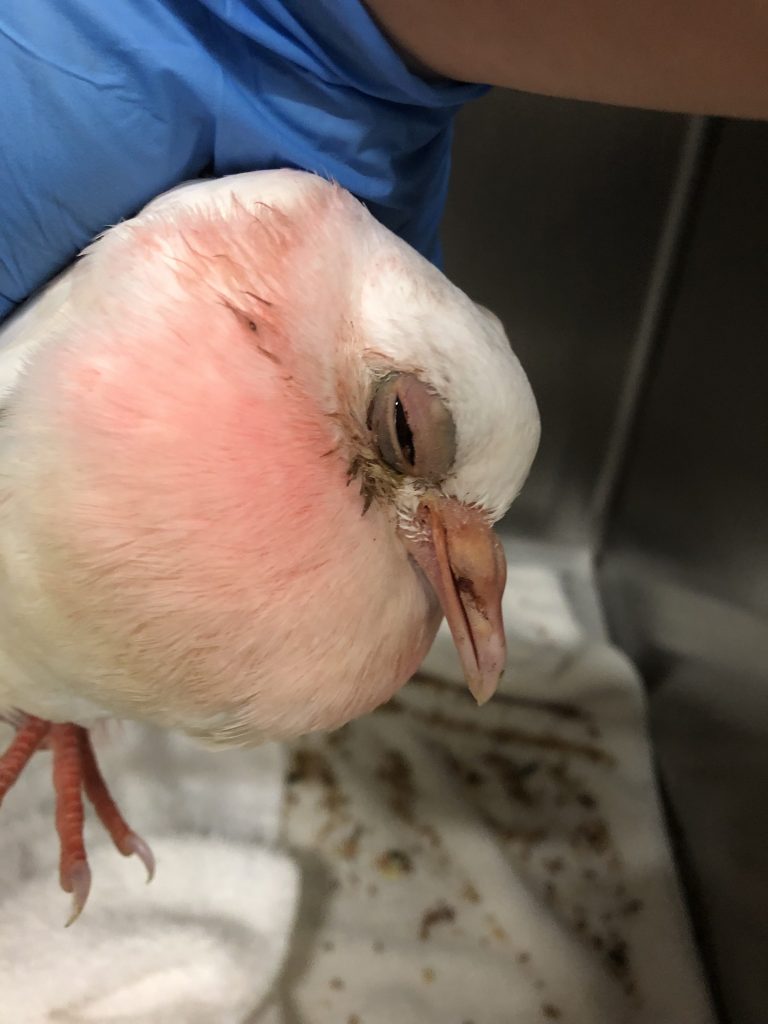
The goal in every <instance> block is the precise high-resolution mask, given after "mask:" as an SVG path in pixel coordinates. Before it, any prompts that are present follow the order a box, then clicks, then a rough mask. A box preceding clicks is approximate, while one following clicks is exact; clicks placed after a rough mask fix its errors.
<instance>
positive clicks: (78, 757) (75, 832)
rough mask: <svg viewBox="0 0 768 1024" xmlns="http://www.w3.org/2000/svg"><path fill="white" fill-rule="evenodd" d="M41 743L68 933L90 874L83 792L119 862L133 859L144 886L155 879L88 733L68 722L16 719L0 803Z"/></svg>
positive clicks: (4, 758) (0, 757)
mask: <svg viewBox="0 0 768 1024" xmlns="http://www.w3.org/2000/svg"><path fill="white" fill-rule="evenodd" d="M46 743H47V744H48V745H49V746H50V748H51V750H52V752H53V787H54V790H55V792H56V831H57V832H58V834H59V880H60V882H61V887H62V889H63V890H64V892H67V893H71V894H72V912H71V914H70V915H69V919H68V920H67V924H66V927H67V928H68V927H69V926H70V925H71V924H73V923H74V922H75V921H76V920H77V919H78V917H79V916H80V914H81V913H82V911H83V907H84V906H85V904H86V901H87V899H88V894H89V893H90V891H91V871H90V868H89V867H88V858H87V855H86V852H85V842H84V839H83V824H84V808H83V790H85V793H86V794H87V796H88V798H89V800H90V801H91V803H92V804H93V807H94V809H95V811H96V813H97V814H98V816H99V818H100V819H101V822H102V824H103V825H104V827H105V828H106V830H107V831H108V832H109V835H110V837H111V839H112V841H113V843H114V844H115V846H116V847H117V849H118V850H119V851H120V853H122V854H123V856H124V857H130V856H131V855H132V854H136V856H137V857H138V858H139V860H140V861H141V862H142V864H143V865H144V867H145V869H146V872H147V882H151V881H152V879H153V877H154V874H155V858H154V856H153V854H152V851H151V850H150V848H149V845H148V844H147V843H146V842H145V841H144V840H143V839H142V838H141V836H139V835H137V834H136V833H135V832H134V831H133V830H132V829H131V828H130V827H129V826H128V824H127V823H126V821H125V818H123V816H122V814H121V813H120V810H119V809H118V807H117V805H116V804H115V802H114V800H113V799H112V797H111V795H110V793H109V790H108V788H107V784H106V782H105V781H104V778H103V776H102V774H101V771H100V770H99V766H98V763H97V761H96V756H95V754H94V752H93V747H92V746H91V741H90V738H89V736H88V732H87V730H86V729H84V728H83V727H82V726H79V725H74V724H72V723H71V722H70V723H57V724H53V723H51V722H46V721H43V720H41V719H39V718H34V717H32V716H30V715H28V716H26V717H25V718H24V719H23V720H22V719H20V721H19V724H18V725H17V733H16V737H15V739H14V740H13V741H12V743H11V745H10V746H9V747H8V749H7V750H6V751H5V752H4V753H2V754H0V803H2V798H3V797H4V796H5V794H6V793H7V792H8V790H9V789H10V788H11V786H12V785H13V784H14V783H15V782H16V780H17V779H18V777H19V775H20V774H21V772H22V771H23V769H24V767H25V766H26V764H27V762H28V761H29V759H30V758H31V757H32V755H33V754H34V752H35V751H36V750H39V749H40V748H41V747H42V746H43V745H44V744H46Z"/></svg>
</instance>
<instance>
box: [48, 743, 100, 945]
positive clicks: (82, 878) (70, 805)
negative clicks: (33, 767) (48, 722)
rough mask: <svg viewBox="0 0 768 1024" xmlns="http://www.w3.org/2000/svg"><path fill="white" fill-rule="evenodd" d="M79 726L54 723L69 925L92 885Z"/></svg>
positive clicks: (62, 876)
mask: <svg viewBox="0 0 768 1024" xmlns="http://www.w3.org/2000/svg"><path fill="white" fill-rule="evenodd" d="M79 731H80V727H79V726H77V725H69V724H67V725H52V726H51V733H50V737H51V748H52V750H53V788H54V790H55V791H56V831H57V832H58V833H59V843H60V848H61V853H60V857H59V882H60V884H61V888H62V889H63V890H64V892H69V893H72V913H71V914H70V916H69V920H68V921H67V927H69V925H71V924H72V923H73V922H74V921H76V920H77V918H78V917H79V916H80V913H81V911H82V909H83V907H84V906H85V901H86V900H87V899H88V893H89V892H90V888H91V869H90V868H89V867H88V858H87V856H86V853H85V841H84V839H83V823H84V818H85V815H84V811H83V796H82V788H83V765H82V758H81V754H80V735H79Z"/></svg>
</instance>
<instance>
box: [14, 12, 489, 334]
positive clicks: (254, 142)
mask: <svg viewBox="0 0 768 1024" xmlns="http://www.w3.org/2000/svg"><path fill="white" fill-rule="evenodd" d="M0 68H1V69H2V73H1V74H0V94H1V96H2V99H1V100H0V319H2V318H3V316H5V315H7V313H9V312H10V311H11V309H12V308H13V307H14V306H15V305H16V304H17V303H19V302H21V301H22V300H23V299H24V298H26V296H27V295H28V294H29V293H30V292H32V291H33V290H34V289H36V288H37V287H39V286H40V285H41V284H43V283H44V282H45V281H46V280H47V279H48V278H50V277H51V276H52V275H53V274H54V273H55V272H57V271H58V270H59V269H60V268H61V267H63V266H64V265H66V264H67V263H68V262H69V261H70V260H71V259H72V258H73V257H74V255H75V254H76V253H77V252H78V251H79V250H80V249H82V248H83V247H84V245H86V244H87V242H88V241H89V240H90V239H91V238H92V237H93V236H94V235H95V234H97V233H98V232H99V231H101V230H103V229H104V228H105V227H107V226H108V225H110V224H113V223H115V222H116V221H118V220H120V219H121V218H123V217H127V216H130V215H131V214H133V213H134V212H136V211H137V210H138V209H139V208H140V207H141V206H143V205H144V203H145V202H147V201H148V200H149V199H151V198H152V197H153V196H155V195H157V194H158V193H160V192H163V191H164V190H165V189H167V188H170V187H171V186H173V185H175V184H177V183H178V182H180V181H183V180H185V179H188V178H195V177H200V176H203V175H209V174H212V175H223V174H231V173H234V172H237V171H244V170H254V169H257V168H267V167H283V166H289V167H299V168H303V169H306V170H312V171H315V172H317V173H319V174H322V175H324V176H325V177H328V178H333V179H335V180H336V181H338V182H339V183H340V184H342V185H343V186H344V187H345V188H347V189H349V190H350V191H351V192H352V193H354V194H355V195H357V196H358V197H359V198H360V199H362V200H363V201H364V202H366V203H367V204H368V206H369V207H370V209H371V211H372V212H373V213H374V215H375V216H377V217H378V218H379V219H380V220H381V221H382V222H383V223H384V224H386V225H387V226H388V227H390V228H391V229H392V230H394V231H396V232H397V233H398V234H400V235H401V236H402V237H403V238H405V239H406V240H407V241H409V242H410V243H411V244H412V245H414V246H415V247H416V248H417V249H419V250H420V251H421V252H422V253H424V255H426V256H427V257H428V258H429V259H432V260H435V261H439V243H438V226H439V222H440V218H441V215H442V210H443V205H444V201H445V195H446V191H447V185H448V172H449V153H450V142H451V126H452V121H453V117H454V115H455V113H456V111H457V110H458V108H459V107H460V106H461V104H462V103H464V102H465V101H467V100H469V99H472V98H474V97H476V96H478V95H480V94H481V93H482V92H483V91H484V89H483V87H480V86H473V85H464V84H459V83H456V82H447V81H439V82H426V81H424V80H423V79H421V78H419V77H417V76H416V75H414V74H412V73H411V72H409V71H408V69H407V68H406V67H405V65H404V64H403V62H402V61H401V59H400V58H399V57H398V55H397V54H396V53H395V51H394V50H393V49H392V47H391V46H390V45H389V43H388V42H387V41H386V39H385V38H384V37H383V36H382V34H381V33H380V31H379V30H378V28H377V27H376V25H375V24H374V23H373V21H372V20H371V18H370V17H369V15H368V14H367V12H366V10H365V9H364V7H363V6H362V4H361V2H360V0H108V2H105V0H3V3H2V5H0Z"/></svg>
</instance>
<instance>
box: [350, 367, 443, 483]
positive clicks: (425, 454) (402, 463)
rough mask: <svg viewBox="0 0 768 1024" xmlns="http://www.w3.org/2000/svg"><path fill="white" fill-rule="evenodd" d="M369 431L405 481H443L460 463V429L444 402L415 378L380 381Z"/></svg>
mask: <svg viewBox="0 0 768 1024" xmlns="http://www.w3.org/2000/svg"><path fill="white" fill-rule="evenodd" d="M368 426H369V428H370V430H371V433H372V434H373V438H374V441H375V443H376V447H377V448H378V451H379V455H380V456H381V459H382V461H383V462H384V463H386V465H387V466H389V468H390V469H393V470H394V471H395V472H396V473H398V474H400V475H401V476H410V477H416V478H417V479H421V480H425V481H427V482H429V483H439V482H440V481H441V480H443V479H444V478H445V477H446V476H447V474H448V472H449V471H450V469H451V467H452V466H453V463H454V460H455V458H456V426H455V424H454V422H453V417H452V416H451V414H450V412H449V410H448V408H447V406H446V404H445V402H444V401H443V400H442V398H440V396H439V395H436V394H435V392H434V391H432V390H430V388H428V387H427V385H426V384H424V383H423V382H422V381H420V380H419V378H418V377H416V376H415V375H414V374H412V373H393V374H390V375H389V376H387V377H384V379H383V380H381V381H380V382H379V384H378V386H377V388H376V391H375V393H374V396H373V400H372V402H371V406H370V410H369V413H368Z"/></svg>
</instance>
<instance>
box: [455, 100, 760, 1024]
mask: <svg viewBox="0 0 768 1024" xmlns="http://www.w3.org/2000/svg"><path fill="white" fill-rule="evenodd" d="M445 247H446V263H447V269H448V271H449V273H450V274H451V275H452V276H453V277H454V279H456V280H457V281H458V282H459V283H460V284H461V285H462V286H463V287H465V288H466V290H467V291H468V292H469V293H470V294H471V295H472V296H473V297H474V298H476V299H477V300H478V301H480V302H482V303H484V304H485V305H488V306H489V307H491V308H493V309H494V311H496V312H497V313H498V314H499V315H500V316H501V317H502V319H503V320H504V322H505V324H506V326H507V329H508V332H509V334H510V337H511V338H512V340H513V344H514V346H515V348H516V350H517V352H518V354H519V355H520V357H521V359H522V361H523V364H524V366H525V367H526V369H527V370H528V372H529V375H530V377H531V380H532V383H533V386H534V389H535V391H536V394H537V396H538V398H539V401H540V405H541V412H542V419H543V426H544V433H543V442H542V447H541V452H540V456H539V458H538V460H537V463H536V465H535V468H534V472H533V474H532V477H531V480H530V482H529V485H528V486H527V487H526V490H525V491H524V492H523V495H522V497H521V498H520V500H519V502H518V503H517V504H516V505H515V506H513V510H512V512H511V513H510V515H509V517H508V519H507V522H506V524H505V525H506V528H507V529H509V530H512V531H516V532H520V533H523V534H526V535H528V536H535V537H537V538H545V539H549V540H552V541H557V542H567V543H573V542H576V543H583V544H587V545H589V546H590V548H591V550H592V552H593V554H594V556H595V558H596V560H598V561H599V564H600V579H601V582H602V591H603V599H604V604H605V608H606V612H607V614H608V618H609V622H610V623H611V626H612V629H613V633H614V636H615V638H616V640H617V642H619V643H620V644H621V645H622V646H624V647H625V649H627V650H628V652H629V653H630V654H631V655H632V656H633V657H634V658H635V660H636V662H637V663H638V665H639V666H640V668H641V670H642V671H643V673H644V677H645V679H646V682H647V684H648V692H649V706H650V716H651V726H652V733H653V737H654V741H655V744H656V752H657V757H658V761H659V765H660V771H661V777H662V781H663V784H664V786H665V791H666V794H667V796H668V799H669V803H670V824H671V827H672V829H673V831H674V833H675V834H676V835H677V837H678V851H679V855H680V861H681V864H682V866H683V868H684V872H685V878H686V881H687V884H688V886H689V891H690V896H691V902H692V906H693V910H694V914H695V918H696V921H697V923H698V927H699V935H700V939H701V944H702V947H703V949H704V951H705V953H706V954H707V955H708V957H709V962H710V964H711V966H712V971H713V978H714V982H715V985H716V987H717V990H718V991H719V992H720V994H721V997H722V1000H721V1001H722V1014H723V1019H724V1020H729V1021H733V1022H734V1024H736V1022H737V1024H762V1022H763V1021H764V1020H765V1006H766V1004H768V979H767V977H766V972H765V964H766V963H767V962H768V800H766V793H768V125H766V124H753V123H743V122H725V123H717V124H711V123H707V122H702V121H699V122H695V121H687V120H686V119H683V118H678V117H673V116H668V115H660V114H653V113H645V112H630V111H621V110H616V109H611V108H605V107H599V106H590V105H587V104H576V103H563V102H556V101H554V100H548V99H536V98H531V97H524V96H518V95H515V94H511V93H507V94H503V93H497V94H495V95H493V96H492V97H490V98H488V99H486V100H483V101H482V102H481V103H479V104H476V105H475V106H473V107H470V108H468V109H467V110H466V111H465V113H464V115H463V117H462V119H461V120H460V123H459V125H458V131H457V144H456V160H455V174H454V182H453V191H452V194H451V201H450V206H449V210H448V216H447V221H446V230H445ZM617 439H618V443H616V442H617Z"/></svg>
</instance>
